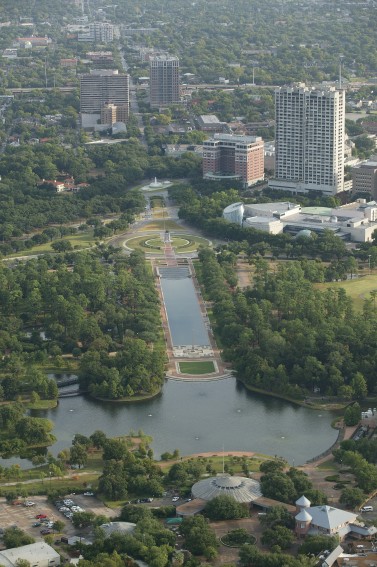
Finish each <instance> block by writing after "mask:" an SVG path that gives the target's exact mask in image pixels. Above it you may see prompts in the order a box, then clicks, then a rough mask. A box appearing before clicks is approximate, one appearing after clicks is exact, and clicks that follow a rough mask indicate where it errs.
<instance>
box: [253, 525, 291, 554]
mask: <svg viewBox="0 0 377 567" xmlns="http://www.w3.org/2000/svg"><path fill="white" fill-rule="evenodd" d="M294 539H295V536H294V534H293V532H292V531H291V530H289V529H288V528H286V527H285V526H275V527H274V528H273V529H272V528H268V529H267V530H265V531H264V532H263V534H262V537H261V541H262V543H263V545H268V546H270V547H272V546H274V545H278V546H279V547H280V548H281V549H288V548H289V547H291V545H292V543H293V542H294Z"/></svg>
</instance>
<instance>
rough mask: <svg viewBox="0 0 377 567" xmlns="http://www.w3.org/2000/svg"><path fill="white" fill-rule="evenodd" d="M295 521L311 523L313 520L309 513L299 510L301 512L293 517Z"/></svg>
mask: <svg viewBox="0 0 377 567" xmlns="http://www.w3.org/2000/svg"><path fill="white" fill-rule="evenodd" d="M295 519H296V520H298V521H299V522H311V521H312V519H313V518H312V517H311V515H310V514H309V512H307V511H306V510H301V512H299V513H298V514H297V516H295Z"/></svg>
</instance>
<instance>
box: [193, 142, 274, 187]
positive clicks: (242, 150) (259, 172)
mask: <svg viewBox="0 0 377 567" xmlns="http://www.w3.org/2000/svg"><path fill="white" fill-rule="evenodd" d="M203 177H204V179H211V180H216V179H237V180H240V181H241V182H242V184H243V186H244V187H249V186H250V185H254V184H255V183H257V182H258V181H263V179H264V142H263V140H262V138H260V137H256V136H237V135H232V134H214V136H213V138H210V139H209V140H205V141H204V142H203Z"/></svg>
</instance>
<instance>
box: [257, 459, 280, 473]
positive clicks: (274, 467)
mask: <svg viewBox="0 0 377 567" xmlns="http://www.w3.org/2000/svg"><path fill="white" fill-rule="evenodd" d="M286 466H287V461H286V460H284V459H282V458H277V459H273V460H269V461H263V462H262V463H261V464H260V465H259V470H260V471H261V472H262V473H274V472H282V471H283V470H284V469H285V468H286Z"/></svg>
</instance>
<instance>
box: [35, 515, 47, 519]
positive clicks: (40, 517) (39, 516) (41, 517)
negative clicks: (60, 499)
mask: <svg viewBox="0 0 377 567" xmlns="http://www.w3.org/2000/svg"><path fill="white" fill-rule="evenodd" d="M35 517H36V518H37V520H44V519H45V518H47V514H37V515H36V516H35Z"/></svg>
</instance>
